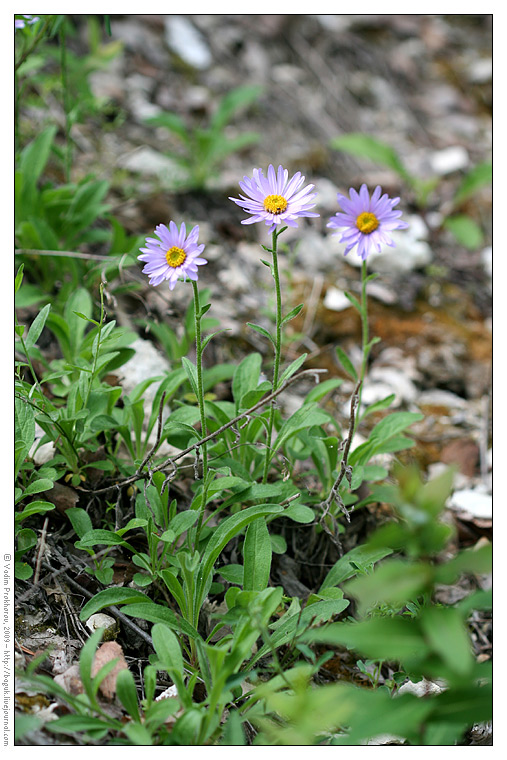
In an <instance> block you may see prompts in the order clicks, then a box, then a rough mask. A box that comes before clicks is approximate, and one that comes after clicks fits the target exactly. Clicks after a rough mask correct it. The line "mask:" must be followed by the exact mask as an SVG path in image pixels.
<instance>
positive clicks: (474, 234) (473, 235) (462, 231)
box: [443, 214, 484, 251]
mask: <svg viewBox="0 0 507 760" xmlns="http://www.w3.org/2000/svg"><path fill="white" fill-rule="evenodd" d="M443 226H444V227H445V228H446V229H447V230H449V232H451V233H452V234H453V235H454V237H455V238H456V240H457V241H458V243H460V245H464V246H465V248H468V249H469V250H470V251H474V250H477V249H478V248H479V247H480V246H481V245H482V242H483V240H484V236H483V234H482V230H481V228H480V227H479V225H478V224H477V222H474V220H473V219H471V218H470V217H469V216H465V215H464V214H457V215H456V216H450V217H448V218H447V219H446V220H445V221H444V224H443Z"/></svg>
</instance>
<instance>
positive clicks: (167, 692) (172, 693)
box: [155, 684, 178, 702]
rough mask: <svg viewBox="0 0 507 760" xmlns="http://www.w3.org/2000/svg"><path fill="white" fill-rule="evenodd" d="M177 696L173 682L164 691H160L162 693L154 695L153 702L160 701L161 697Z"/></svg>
mask: <svg viewBox="0 0 507 760" xmlns="http://www.w3.org/2000/svg"><path fill="white" fill-rule="evenodd" d="M177 696H178V689H177V688H176V686H174V684H173V685H172V686H169V687H168V688H167V689H166V690H165V691H163V692H162V694H159V695H158V697H155V702H160V701H161V700H162V699H168V697H177Z"/></svg>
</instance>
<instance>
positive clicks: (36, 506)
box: [14, 501, 55, 523]
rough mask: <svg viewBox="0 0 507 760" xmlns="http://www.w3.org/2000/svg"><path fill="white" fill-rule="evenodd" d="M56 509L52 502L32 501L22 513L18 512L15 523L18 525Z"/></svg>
mask: <svg viewBox="0 0 507 760" xmlns="http://www.w3.org/2000/svg"><path fill="white" fill-rule="evenodd" d="M54 508H55V505H54V504H51V502H50V501H32V502H30V504H28V505H27V506H26V507H25V508H24V509H23V511H22V512H17V513H16V514H15V516H14V517H15V521H16V523H20V522H22V521H23V520H26V518H27V517H31V516H32V515H38V514H44V512H51V510H52V509H54Z"/></svg>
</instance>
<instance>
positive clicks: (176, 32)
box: [164, 14, 213, 70]
mask: <svg viewBox="0 0 507 760" xmlns="http://www.w3.org/2000/svg"><path fill="white" fill-rule="evenodd" d="M164 22H165V38H166V42H167V45H168V47H169V48H170V49H171V50H172V51H173V52H174V53H176V54H177V55H178V56H179V57H180V58H181V59H182V60H183V61H185V63H188V64H189V65H190V66H192V67H193V68H194V69H200V70H204V69H207V68H208V67H209V66H210V65H211V63H212V60H213V59H212V56H211V52H210V49H209V47H208V46H207V44H206V42H205V40H204V38H203V36H202V35H201V33H200V32H199V31H198V30H197V29H196V28H195V26H194V25H193V24H192V23H191V22H190V21H189V20H188V19H187V18H185V16H175V15H173V14H168V15H166V16H165V17H164Z"/></svg>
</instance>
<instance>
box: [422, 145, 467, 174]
mask: <svg viewBox="0 0 507 760" xmlns="http://www.w3.org/2000/svg"><path fill="white" fill-rule="evenodd" d="M429 161H430V166H431V168H432V170H433V171H434V172H435V174H438V175H440V176H443V175H445V174H452V172H456V171H459V170H460V169H466V167H467V166H468V164H469V161H470V159H469V157H468V153H467V151H466V150H465V148H463V147H462V146H461V145H453V146H451V147H449V148H444V149H443V150H438V151H435V153H432V154H431V155H430V157H429Z"/></svg>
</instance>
